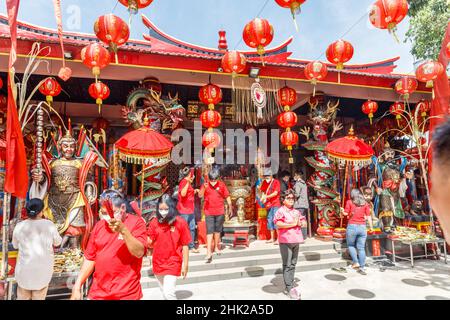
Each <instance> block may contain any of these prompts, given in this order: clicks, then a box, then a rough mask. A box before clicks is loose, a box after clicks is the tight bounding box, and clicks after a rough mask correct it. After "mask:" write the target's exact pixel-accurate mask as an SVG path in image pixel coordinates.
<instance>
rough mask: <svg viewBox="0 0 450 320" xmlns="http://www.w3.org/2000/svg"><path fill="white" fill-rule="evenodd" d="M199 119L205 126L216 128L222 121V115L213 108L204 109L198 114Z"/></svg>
mask: <svg viewBox="0 0 450 320" xmlns="http://www.w3.org/2000/svg"><path fill="white" fill-rule="evenodd" d="M200 121H201V122H202V126H203V127H205V128H217V127H218V126H220V123H221V122H222V116H221V115H220V113H219V112H217V111H215V110H206V111H203V112H202V114H201V115H200Z"/></svg>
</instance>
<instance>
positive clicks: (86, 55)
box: [81, 43, 111, 81]
mask: <svg viewBox="0 0 450 320" xmlns="http://www.w3.org/2000/svg"><path fill="white" fill-rule="evenodd" d="M81 60H82V61H83V63H84V64H85V65H86V66H88V67H89V68H91V69H92V74H93V75H94V76H95V81H97V78H98V76H99V75H100V69H103V68H104V67H106V66H108V65H109V62H110V61H111V56H110V54H109V52H108V50H107V49H106V48H105V47H103V46H102V45H101V44H99V43H92V44H90V45H88V46H86V47H84V48H83V49H82V50H81Z"/></svg>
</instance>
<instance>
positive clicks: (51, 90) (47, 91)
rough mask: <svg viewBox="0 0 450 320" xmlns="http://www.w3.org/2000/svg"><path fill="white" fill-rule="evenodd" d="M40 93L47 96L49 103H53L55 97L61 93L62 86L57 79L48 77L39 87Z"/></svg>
mask: <svg viewBox="0 0 450 320" xmlns="http://www.w3.org/2000/svg"><path fill="white" fill-rule="evenodd" d="M39 92H40V93H42V94H43V95H44V96H45V98H46V100H47V102H48V103H52V102H53V97H56V96H57V95H59V94H60V93H61V86H60V84H59V83H58V81H56V79H55V78H53V77H48V78H46V79H45V80H44V83H42V84H41V86H40V87H39Z"/></svg>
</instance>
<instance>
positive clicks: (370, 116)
mask: <svg viewBox="0 0 450 320" xmlns="http://www.w3.org/2000/svg"><path fill="white" fill-rule="evenodd" d="M372 118H373V113H372V112H371V113H369V122H370V125H372Z"/></svg>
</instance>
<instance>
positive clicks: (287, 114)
mask: <svg viewBox="0 0 450 320" xmlns="http://www.w3.org/2000/svg"><path fill="white" fill-rule="evenodd" d="M277 97H278V103H279V104H280V105H281V106H283V109H284V112H283V113H281V114H279V115H278V117H277V123H278V125H279V126H280V127H281V128H285V129H286V131H285V132H283V133H282V134H281V137H280V140H281V144H282V145H284V146H285V147H286V148H287V149H288V150H289V163H294V159H293V158H292V152H291V151H292V146H293V145H295V144H296V143H297V142H298V134H297V133H295V132H293V131H291V128H292V127H294V126H295V125H296V124H297V121H298V118H297V115H296V114H295V112H292V111H290V108H291V107H292V106H294V105H295V103H296V102H297V92H296V91H295V89H293V88H290V87H288V86H284V87H283V88H281V89H279V90H278V94H277Z"/></svg>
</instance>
